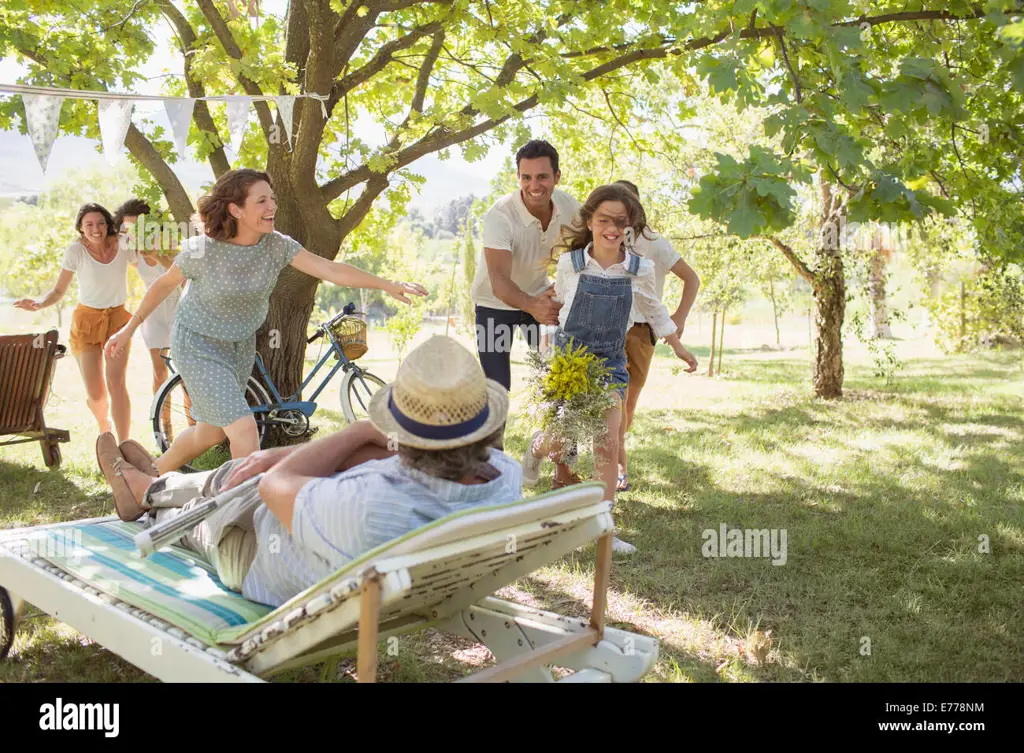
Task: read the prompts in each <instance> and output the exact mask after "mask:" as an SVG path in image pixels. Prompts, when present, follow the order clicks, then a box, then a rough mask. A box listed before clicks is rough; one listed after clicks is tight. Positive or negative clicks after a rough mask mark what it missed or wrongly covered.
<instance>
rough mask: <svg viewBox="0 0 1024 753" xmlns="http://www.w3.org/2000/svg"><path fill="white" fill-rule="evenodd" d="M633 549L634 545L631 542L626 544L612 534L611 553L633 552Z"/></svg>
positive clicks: (624, 553) (623, 553) (625, 553)
mask: <svg viewBox="0 0 1024 753" xmlns="http://www.w3.org/2000/svg"><path fill="white" fill-rule="evenodd" d="M635 551H636V547H635V546H633V545H632V544H627V543H626V542H625V541H623V540H622V539H620V538H619V537H618V536H612V554H622V555H627V554H633V553H634V552H635Z"/></svg>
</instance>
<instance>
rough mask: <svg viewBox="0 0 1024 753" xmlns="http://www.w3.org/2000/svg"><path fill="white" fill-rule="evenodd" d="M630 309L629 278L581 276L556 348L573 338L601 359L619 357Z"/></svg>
mask: <svg viewBox="0 0 1024 753" xmlns="http://www.w3.org/2000/svg"><path fill="white" fill-rule="evenodd" d="M632 305H633V281H632V280H631V279H630V278H629V277H598V276H597V275H587V274H584V275H580V280H579V285H578V287H577V288H576V295H575V297H574V298H573V301H572V308H571V309H570V311H569V317H568V319H567V320H566V322H565V327H563V328H561V329H559V331H558V333H557V335H556V339H555V343H556V345H558V346H559V347H561V346H562V345H563V344H564V343H565V342H567V341H568V340H569V339H570V338H574V339H575V340H576V342H577V343H578V344H581V345H586V346H587V347H588V348H589V349H590V350H591V351H593V352H594V353H596V354H597V355H600V356H613V355H616V354H618V353H621V352H622V349H623V347H624V346H625V343H626V329H627V328H628V326H629V313H630V309H631V307H632Z"/></svg>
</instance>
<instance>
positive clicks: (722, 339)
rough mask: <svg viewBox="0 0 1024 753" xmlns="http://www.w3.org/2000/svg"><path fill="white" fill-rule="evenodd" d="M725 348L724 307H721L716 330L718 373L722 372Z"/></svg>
mask: <svg viewBox="0 0 1024 753" xmlns="http://www.w3.org/2000/svg"><path fill="white" fill-rule="evenodd" d="M724 349H725V307H724V306H723V307H722V325H721V328H720V329H719V330H718V373H719V374H721V373H722V352H723V351H724Z"/></svg>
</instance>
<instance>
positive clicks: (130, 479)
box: [121, 463, 156, 503]
mask: <svg viewBox="0 0 1024 753" xmlns="http://www.w3.org/2000/svg"><path fill="white" fill-rule="evenodd" d="M121 478H123V479H124V482H125V483H126V484H128V488H129V489H131V492H132V496H133V497H135V501H136V502H139V503H141V502H142V497H143V495H145V493H146V490H147V489H149V487H150V485H151V484H152V483H153V482H154V481H156V479H155V478H153V477H152V476H150V475H149V474H148V473H143V472H142V471H140V470H139V469H138V468H136V467H135V466H133V465H132V464H131V463H122V464H121Z"/></svg>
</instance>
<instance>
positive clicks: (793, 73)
mask: <svg viewBox="0 0 1024 753" xmlns="http://www.w3.org/2000/svg"><path fill="white" fill-rule="evenodd" d="M754 12H755V13H756V12H757V11H754ZM751 26H753V24H751ZM775 36H776V38H777V39H778V40H779V47H781V48H782V59H783V60H785V61H786V67H787V68H789V75H790V76H792V77H793V86H794V87H796V103H797V104H800V103H801V101H802V100H803V95H802V94H801V93H800V79H799V78H797V75H796V71H795V70H793V64H792V63H791V62H789V53H788V52H786V42H785V40H784V39H783V38H782V29H780V28H779V27H778V26H776V27H775Z"/></svg>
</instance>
